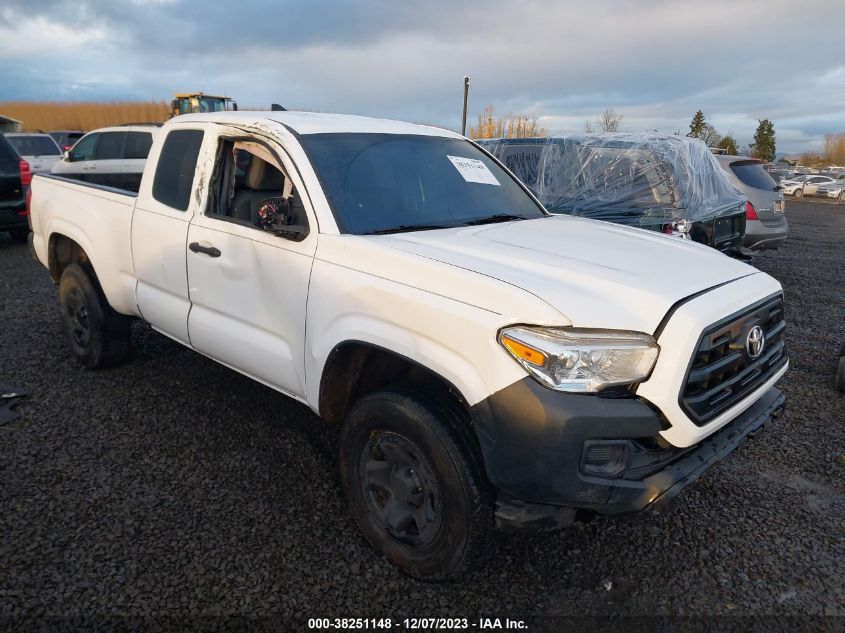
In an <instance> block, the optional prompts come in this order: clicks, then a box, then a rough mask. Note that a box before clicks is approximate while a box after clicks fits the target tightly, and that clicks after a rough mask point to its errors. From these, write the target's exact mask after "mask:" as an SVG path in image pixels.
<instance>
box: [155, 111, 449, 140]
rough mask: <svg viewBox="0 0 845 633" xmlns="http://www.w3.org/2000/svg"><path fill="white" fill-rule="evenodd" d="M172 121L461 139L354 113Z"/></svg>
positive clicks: (216, 115)
mask: <svg viewBox="0 0 845 633" xmlns="http://www.w3.org/2000/svg"><path fill="white" fill-rule="evenodd" d="M171 120H172V121H213V122H215V123H229V124H241V125H244V124H256V123H262V122H263V123H281V124H282V125H284V126H286V127H287V128H288V129H290V130H292V131H293V132H295V133H296V134H332V133H335V134H336V133H363V134H417V135H420V136H445V137H449V138H463V137H462V136H461V135H460V134H457V133H456V132H452V131H451V130H446V129H443V128H439V127H432V126H430V125H418V124H416V123H405V122H403V121H394V120H392V119H375V118H371V117H365V116H358V115H354V114H328V113H323V112H292V111H267V112H256V111H253V110H241V111H237V112H211V113H206V114H183V115H181V116H178V117H175V118H174V119H171Z"/></svg>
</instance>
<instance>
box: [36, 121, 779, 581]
mask: <svg viewBox="0 0 845 633" xmlns="http://www.w3.org/2000/svg"><path fill="white" fill-rule="evenodd" d="M32 188H33V196H32V201H31V216H30V218H31V228H32V235H31V238H30V247H31V250H32V253H33V256H34V257H35V258H36V259H37V260H38V261H39V262H41V263H42V264H43V265H44V266H46V267H47V268H48V269H49V272H50V275H51V277H52V278H53V281H54V282H55V283H56V284H58V288H59V296H60V304H61V315H62V319H63V323H64V327H65V329H66V332H67V337H68V342H69V344H70V348H71V350H72V351H73V353H74V354H75V355H76V356H78V357H79V359H80V360H81V361H82V362H83V363H84V364H85V365H86V366H88V367H92V368H95V367H101V366H105V365H109V364H115V363H119V362H121V361H123V360H125V359H126V358H127V357H128V355H129V329H130V324H131V321H132V319H135V318H137V319H143V320H145V321H147V322H148V323H149V324H150V325H151V326H152V327H153V328H154V329H156V330H158V331H159V332H161V333H163V334H165V335H166V336H169V337H171V338H173V339H175V340H177V341H179V342H180V343H182V344H184V345H185V346H187V347H190V348H192V349H194V350H196V351H198V352H200V353H202V354H205V355H206V356H208V357H210V358H213V359H214V360H216V361H218V362H220V363H223V364H224V365H226V366H228V367H231V368H232V369H234V370H235V371H238V372H241V373H243V374H245V375H247V376H250V377H252V378H254V379H255V380H258V381H260V382H262V383H264V384H266V385H268V386H270V387H272V388H273V389H277V390H278V391H280V392H282V393H284V394H286V395H288V396H290V397H292V398H294V399H296V400H299V401H302V402H304V403H306V404H307V405H308V406H309V407H310V408H311V409H313V411H314V412H315V413H317V414H318V415H319V416H320V417H322V418H324V419H326V420H328V421H331V422H341V423H342V428H341V431H340V441H339V446H340V458H339V464H340V474H341V480H342V483H343V488H344V493H345V495H346V498H347V501H348V505H349V508H350V511H351V513H352V515H353V517H354V519H355V521H356V523H357V524H358V526H359V527H360V529H361V531H362V532H363V534H364V536H365V537H366V538H367V539H368V540H369V542H370V543H371V544H372V545H373V546H374V547H375V548H377V549H378V550H380V551H382V552H383V553H384V554H385V555H386V556H387V558H388V559H389V560H390V561H392V562H393V563H394V564H396V565H398V566H400V567H401V568H403V569H404V570H406V571H407V572H408V573H410V574H412V575H414V576H416V577H419V578H425V579H443V578H447V577H453V576H456V575H458V574H461V573H462V572H465V571H466V570H468V569H470V568H471V567H472V566H473V565H475V564H476V563H477V562H478V560H479V557H480V556H481V555H482V554H483V552H484V551H485V546H486V544H487V543H488V542H489V539H490V536H491V534H492V531H493V529H494V528H495V527H498V528H502V529H545V528H556V527H562V526H566V525H568V524H571V523H572V522H573V521H576V520H582V519H587V518H589V517H591V516H594V515H597V514H598V515H621V514H626V513H633V512H638V511H642V510H651V509H660V508H662V507H664V505H665V503H666V502H667V501H668V500H669V499H671V498H672V497H674V496H675V495H676V494H677V493H678V492H679V491H680V490H681V489H682V488H683V487H684V486H686V485H687V484H689V483H691V482H693V481H694V480H696V479H697V478H698V477H699V476H700V475H701V474H702V473H703V472H704V471H706V470H707V469H708V468H709V467H710V466H711V465H713V464H714V463H716V462H718V461H719V460H721V459H722V458H724V457H725V456H726V455H728V454H729V453H730V452H731V451H732V450H733V449H734V448H735V447H736V446H737V445H738V444H739V443H740V442H741V441H742V440H744V439H745V438H746V437H747V436H748V435H750V434H753V433H754V432H755V431H757V430H758V429H759V428H760V427H761V426H762V425H763V424H765V423H766V422H768V421H769V420H770V419H771V418H773V417H776V416H777V415H778V414H779V413H780V412H781V410H782V409H783V403H784V399H783V396H782V395H781V393H780V391H778V390H777V389H776V388H775V383H776V382H777V381H778V379H779V378H780V377H781V376H783V374H784V372H786V370H787V366H788V357H787V353H786V349H785V339H784V328H785V325H784V314H783V299H782V290H781V286H780V284H779V283H778V282H777V281H775V280H774V279H772V278H771V277H770V276H768V275H766V274H764V273H761V272H760V271H758V270H756V269H754V268H752V267H750V266H748V265H746V264H743V263H740V262H738V261H737V260H735V259H731V258H729V257H726V256H724V255H722V254H721V253H719V252H717V251H715V250H713V249H710V248H707V247H706V246H702V245H698V244H694V243H689V242H684V241H681V240H675V239H672V238H668V237H665V236H662V235H659V234H656V233H654V232H650V231H644V230H638V229H631V228H624V227H620V226H616V225H613V224H608V223H604V222H598V221H593V220H586V219H580V218H574V217H569V216H551V215H549V214H547V213H546V212H545V211H544V209H543V208H542V207H541V206H540V204H539V203H538V202H537V201H536V199H535V198H534V197H533V196H532V195H531V194H530V192H528V191H527V190H526V188H525V187H524V186H523V185H522V184H520V183H519V182H518V181H517V180H516V179H515V178H514V177H513V176H512V175H511V174H510V173H509V172H508V171H507V170H506V169H505V168H504V167H503V166H502V165H501V164H500V163H499V162H498V161H497V160H496V159H494V158H493V157H492V156H491V155H490V154H488V153H487V152H485V151H484V150H483V149H481V148H480V147H478V146H477V145H476V144H474V143H473V142H471V141H469V140H467V139H465V138H463V137H461V136H459V135H457V134H454V133H452V132H449V131H446V130H441V129H435V128H431V127H425V126H418V125H411V124H406V123H399V122H394V121H385V120H378V119H369V118H363V117H354V116H341V115H331V114H310V113H296V112H267V113H255V112H238V113H235V112H232V113H216V114H205V115H185V116H180V117H176V118H174V119H172V120H171V121H169V122H168V123H167V124H165V126H164V127H163V128H162V129H161V134H160V135H159V136H158V137H157V138H156V140H155V142H154V144H153V147H152V149H151V151H150V155H149V159H148V162H147V165H146V169H145V171H144V174H143V178H142V182H141V186H140V190H139V192H138V193H137V194H134V193H128V192H126V191H120V190H115V189H110V188H107V187H103V186H97V185H91V184H86V183H79V182H75V181H72V180H69V179H67V178H63V177H59V176H55V175H44V176H37V177H36V178H35V179H34V182H33V186H32Z"/></svg>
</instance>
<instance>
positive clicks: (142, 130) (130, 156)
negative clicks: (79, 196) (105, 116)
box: [52, 124, 158, 192]
mask: <svg viewBox="0 0 845 633" xmlns="http://www.w3.org/2000/svg"><path fill="white" fill-rule="evenodd" d="M157 133H158V125H157V124H147V125H122V126H118V127H107V128H101V129H99V130H94V131H93V132H89V133H88V134H86V135H85V136H83V137H82V138H81V139H79V140H78V141H77V142H76V144H75V145H74V146H73V149H71V150H70V151H67V152H65V155H64V158H63V159H62V160H61V161H59V162H57V163H56V164H55V165H54V166H53V169H52V173H54V174H56V175H58V176H64V177H67V178H73V179H74V180H84V181H85V182H89V183H92V184H95V185H103V186H106V187H114V188H116V189H125V190H128V191H136V192H137V191H138V187H139V186H140V185H141V174H142V173H143V172H144V164H145V163H146V162H147V154H149V152H150V147H151V146H152V144H153V139H154V138H155V136H156V134H157Z"/></svg>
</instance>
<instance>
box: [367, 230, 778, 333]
mask: <svg viewBox="0 0 845 633" xmlns="http://www.w3.org/2000/svg"><path fill="white" fill-rule="evenodd" d="M369 239H377V240H379V242H380V244H382V245H383V246H388V247H390V248H394V249H397V250H401V251H404V252H407V253H413V254H415V255H418V256H421V257H425V258H428V259H432V260H436V261H439V262H442V263H444V264H448V265H451V266H457V267H460V268H463V269H467V270H471V271H474V272H476V273H479V274H482V275H486V276H488V277H492V278H495V279H498V280H500V281H502V282H504V283H507V284H511V285H513V286H517V287H518V288H521V289H522V290H524V291H526V292H529V293H531V294H533V295H535V296H536V297H538V298H540V299H542V300H543V301H545V302H546V303H548V304H549V305H551V306H552V307H553V308H555V309H556V310H557V311H559V312H560V313H561V314H562V315H563V316H564V317H565V318H566V319H567V320H568V321H569V322H570V323H571V324H572V325H574V326H576V327H590V328H610V329H623V330H636V331H640V332H649V333H653V332H654V331H655V330H656V329H657V327H658V325H659V324H660V321H661V320H662V319H663V317H664V316H665V315H666V313H667V312H668V311H669V309H670V308H671V307H672V305H674V304H675V303H676V302H678V301H680V300H681V299H684V298H686V297H688V296H690V295H694V294H697V293H700V292H701V291H703V290H707V289H708V288H712V287H714V286H718V285H721V284H724V283H727V282H730V281H733V280H735V279H739V278H741V277H746V276H748V275H753V274H762V273H760V272H759V271H758V270H756V269H755V268H752V267H751V266H748V265H747V264H743V263H742V262H739V261H737V260H735V259H731V258H730V257H727V256H726V255H723V254H722V253H720V252H718V251H716V250H714V249H712V248H709V247H707V246H703V245H701V244H697V243H692V242H689V241H685V240H681V239H679V238H674V237H667V236H664V235H662V234H659V233H656V232H654V231H646V230H641V229H632V228H626V227H621V226H617V225H614V224H610V223H607V222H599V221H595V220H586V219H583V218H574V217H571V216H552V217H547V218H539V219H536V220H523V221H517V222H507V223H502V224H493V225H484V226H474V227H460V228H454V229H442V230H433V231H417V232H413V233H399V234H394V235H384V236H378V237H372V238H369ZM397 272H398V271H397ZM394 274H396V273H394ZM399 274H400V275H401V273H399ZM443 283H444V284H447V283H448V281H447V280H446V279H444V280H443ZM442 290H443V294H444V295H447V296H455V298H460V289H459V288H457V289H453V288H443V289H442ZM456 295H457V296H456ZM505 312H506V310H505V309H504V307H503V313H505Z"/></svg>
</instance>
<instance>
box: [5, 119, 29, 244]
mask: <svg viewBox="0 0 845 633" xmlns="http://www.w3.org/2000/svg"><path fill="white" fill-rule="evenodd" d="M31 180H32V173H31V172H30V171H29V163H27V162H26V161H25V160H24V159H23V158H21V157H20V156H18V153H17V152H16V151H15V149H14V148H13V147H12V145H11V144H10V143H9V141H7V140H6V137H5V136H3V135H2V134H0V231H8V232H9V233H10V234H11V236H12V239H13V240H15V241H16V242H25V241H26V239H27V236H28V235H29V222H28V221H27V215H28V213H27V208H26V207H27V205H26V194H27V191H28V190H29V183H30V181H31Z"/></svg>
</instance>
